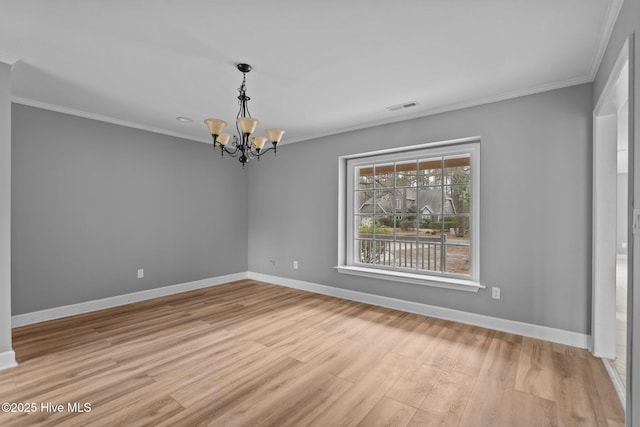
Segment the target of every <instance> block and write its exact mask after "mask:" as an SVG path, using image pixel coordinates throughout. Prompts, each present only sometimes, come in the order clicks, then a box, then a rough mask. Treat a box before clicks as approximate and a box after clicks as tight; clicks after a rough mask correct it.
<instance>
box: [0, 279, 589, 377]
mask: <svg viewBox="0 0 640 427" xmlns="http://www.w3.org/2000/svg"><path fill="white" fill-rule="evenodd" d="M247 278H248V279H252V280H258V281H261V282H267V283H273V284H275V285H280V286H286V287H289V288H295V289H300V290H303V291H309V292H314V293H317V294H322V295H328V296H332V297H336V298H342V299H348V300H351V301H358V302H363V303H366V304H372V305H377V306H381V307H387V308H393V309H396V310H401V311H407V312H410V313H416V314H422V315H425V316H431V317H436V318H438V319H444V320H451V321H454V322H460V323H466V324H469V325H474V326H481V327H483V328H489V329H495V330H498V331H503V332H509V333H512V334H517V335H522V336H525V337H531V338H537V339H541V340H545V341H551V342H555V343H558V344H565V345H570V346H572V347H578V348H588V344H589V336H588V335H585V334H580V333H577V332H571V331H565V330H562V329H556V328H549V327H547V326H540V325H533V324H530V323H523V322H517V321H514V320H507V319H500V318H497V317H491V316H485V315H482V314H475V313H467V312H464V311H459V310H453V309H450V308H444V307H437V306H433V305H428V304H422V303H418V302H413V301H407V300H401V299H396V298H390V297H385V296H380V295H374V294H368V293H364V292H358V291H352V290H349V289H342V288H336V287H333V286H327V285H320V284H317V283H311V282H305V281H302V280H296V279H289V278H285V277H278V276H271V275H268V274H262V273H254V272H246V271H245V272H241V273H234V274H228V275H225V276H218V277H212V278H209V279H203V280H197V281H195V282H187V283H181V284H178V285H172V286H165V287H162V288H156V289H149V290H146V291H141V292H134V293H130V294H125V295H118V296H114V297H109V298H103V299H99V300H94V301H87V302H82V303H78V304H72V305H66V306H63V307H56V308H51V309H47V310H41V311H35V312H32V313H25V314H18V315H15V316H13V317H12V318H11V326H12V327H14V328H15V327H18V326H25V325H30V324H32V323H38V322H44V321H47V320H53V319H59V318H62V317H67V316H73V315H75V314H82V313H88V312H91V311H96V310H101V309H105V308H111V307H116V306H119V305H125V304H131V303H133V302H138V301H144V300H148V299H152V298H158V297H162V296H167V295H173V294H177V293H180V292H186V291H191V290H194V289H201V288H207V287H209V286H216V285H221V284H223V283H228V282H233V281H235V280H242V279H247ZM3 354H5V353H2V354H0V366H2V365H1V363H2V359H1V356H2V355H3Z"/></svg>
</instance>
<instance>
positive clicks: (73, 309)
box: [11, 271, 248, 328]
mask: <svg viewBox="0 0 640 427" xmlns="http://www.w3.org/2000/svg"><path fill="white" fill-rule="evenodd" d="M247 277H248V274H247V272H246V271H243V272H241V273H234V274H227V275H224V276H218V277H211V278H208V279H202V280H196V281H194V282H186V283H180V284H177V285H171V286H164V287H161V288H155V289H149V290H146V291H140V292H133V293H130V294H124V295H117V296H114V297H109V298H102V299H98V300H93V301H86V302H81V303H78V304H71V305H65V306H62V307H55V308H50V309H47V310H40V311H34V312H31V313H25V314H17V315H15V316H12V317H11V327H13V328H16V327H18V326H25V325H30V324H32V323H39V322H44V321H47V320H53V319H60V318H62V317H67V316H73V315H76V314H82V313H89V312H91V311H96V310H102V309H105V308H111V307H117V306H119V305H126V304H131V303H134V302H139V301H145V300H148V299H153V298H158V297H164V296H167V295H173V294H178V293H180V292H187V291H192V290H195V289H202V288H208V287H210V286H216V285H221V284H223V283H229V282H233V281H235V280H243V279H246V278H247Z"/></svg>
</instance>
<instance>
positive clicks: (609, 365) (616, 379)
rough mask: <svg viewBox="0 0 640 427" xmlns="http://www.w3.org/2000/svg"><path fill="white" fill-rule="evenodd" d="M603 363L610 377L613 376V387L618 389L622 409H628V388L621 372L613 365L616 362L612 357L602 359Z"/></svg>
mask: <svg viewBox="0 0 640 427" xmlns="http://www.w3.org/2000/svg"><path fill="white" fill-rule="evenodd" d="M602 363H603V364H604V367H605V368H606V369H607V373H608V374H609V378H611V382H612V383H613V387H614V388H615V389H616V393H618V398H619V399H620V403H621V404H622V409H625V410H626V403H627V401H626V393H627V392H626V390H625V387H624V384H623V383H622V379H621V378H620V374H618V371H617V370H616V368H615V366H614V365H613V364H614V363H615V362H614V361H613V360H611V359H602Z"/></svg>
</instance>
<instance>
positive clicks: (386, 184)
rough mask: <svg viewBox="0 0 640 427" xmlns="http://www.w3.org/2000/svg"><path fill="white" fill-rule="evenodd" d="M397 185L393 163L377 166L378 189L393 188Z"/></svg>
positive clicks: (375, 180) (375, 175) (376, 179)
mask: <svg viewBox="0 0 640 427" xmlns="http://www.w3.org/2000/svg"><path fill="white" fill-rule="evenodd" d="M394 183H395V173H394V170H393V163H385V164H379V165H375V167H374V185H375V187H376V188H393V186H394Z"/></svg>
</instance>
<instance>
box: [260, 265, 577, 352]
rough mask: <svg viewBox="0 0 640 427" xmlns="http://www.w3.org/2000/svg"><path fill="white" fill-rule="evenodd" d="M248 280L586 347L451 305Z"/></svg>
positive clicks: (569, 336) (566, 336)
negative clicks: (445, 306) (451, 307)
mask: <svg viewBox="0 0 640 427" xmlns="http://www.w3.org/2000/svg"><path fill="white" fill-rule="evenodd" d="M249 279H252V280H259V281H261V282H268V283H273V284H276V285H281V286H286V287H289V288H295V289H301V290H304V291H309V292H315V293H317V294H323V295H328V296H333V297H338V298H343V299H348V300H352V301H358V302H364V303H367V304H373V305H377V306H381V307H387V308H393V309H396V310H401V311H407V312H410V313H416V314H422V315H425V316H431V317H436V318H438V319H444V320H452V321H455V322H460V323H466V324H469V325H474V326H481V327H483V328H489V329H494V330H498V331H503V332H509V333H512V334H516V335H522V336H525V337H530V338H537V339H541V340H545V341H551V342H555V343H558V344H565V345H569V346H572V347H578V348H585V349H586V348H588V346H589V336H588V335H585V334H580V333H577V332H571V331H565V330H563V329H556V328H550V327H547V326H540V325H533V324H530V323H524V322H518V321H515V320H507V319H500V318H498V317H491V316H485V315H482V314H475V313H468V312H464V311H459V310H453V309H450V308H444V307H437V306H433V305H428V304H422V303H418V302H413V301H407V300H401V299H396V298H390V297H385V296H380V295H373V294H368V293H364V292H358V291H352V290H349V289H341V288H335V287H333V286H326V285H319V284H317V283H311V282H305V281H302V280H295V279H288V278H285V277H278V276H271V275H268V274H262V273H254V272H249Z"/></svg>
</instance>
